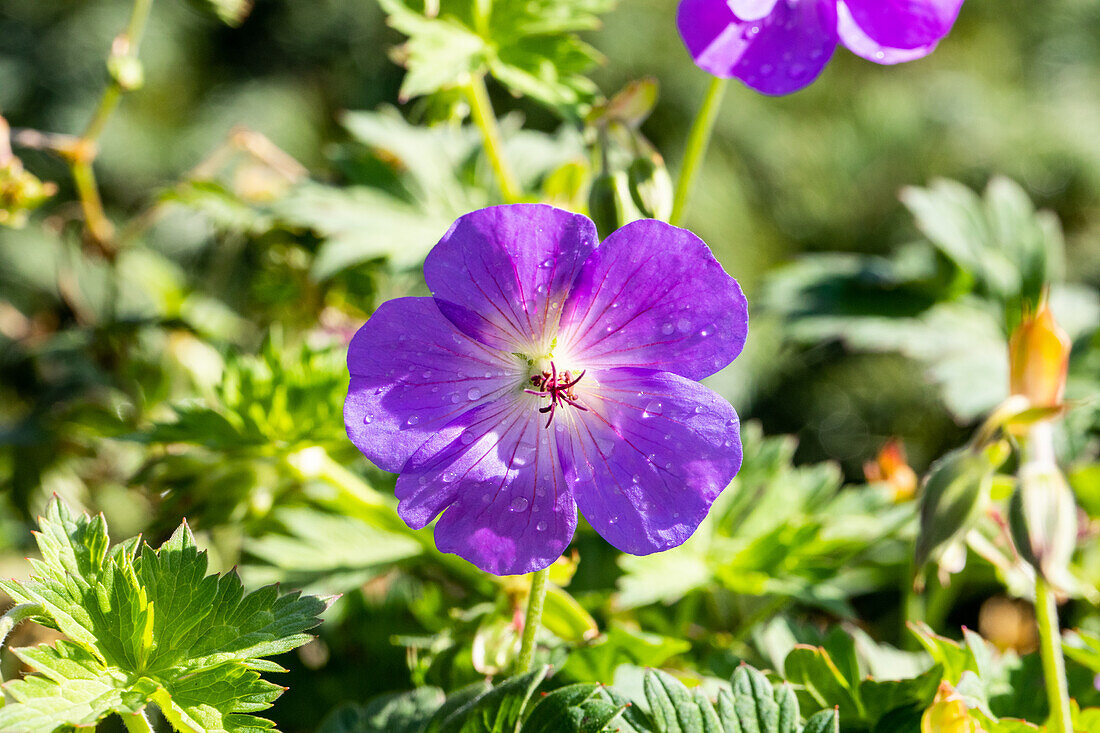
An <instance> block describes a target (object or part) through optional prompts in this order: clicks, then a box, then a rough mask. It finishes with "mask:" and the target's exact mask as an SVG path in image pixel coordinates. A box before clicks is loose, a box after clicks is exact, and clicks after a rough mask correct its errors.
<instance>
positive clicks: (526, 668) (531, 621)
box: [516, 567, 550, 674]
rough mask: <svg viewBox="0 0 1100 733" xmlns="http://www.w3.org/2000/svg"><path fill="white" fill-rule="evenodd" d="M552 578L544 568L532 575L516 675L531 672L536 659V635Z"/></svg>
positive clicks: (548, 570)
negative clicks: (549, 581)
mask: <svg viewBox="0 0 1100 733" xmlns="http://www.w3.org/2000/svg"><path fill="white" fill-rule="evenodd" d="M549 578H550V568H548V567H547V568H543V569H542V570H537V571H535V572H534V573H532V574H531V594H530V595H529V596H528V597H527V615H526V616H525V617H524V619H523V639H522V640H521V642H520V647H519V657H518V658H517V659H516V674H524V673H526V672H530V671H531V664H532V662H533V661H534V659H535V635H536V634H537V633H538V630H539V626H541V625H542V607H543V605H544V604H545V602H546V584H547V581H548V580H549Z"/></svg>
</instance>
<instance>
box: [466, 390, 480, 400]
mask: <svg viewBox="0 0 1100 733" xmlns="http://www.w3.org/2000/svg"><path fill="white" fill-rule="evenodd" d="M466 397H468V398H469V399H471V400H476V399H478V398H479V397H481V390H480V389H478V388H477V387H470V390H469V391H468V392H467V393H466Z"/></svg>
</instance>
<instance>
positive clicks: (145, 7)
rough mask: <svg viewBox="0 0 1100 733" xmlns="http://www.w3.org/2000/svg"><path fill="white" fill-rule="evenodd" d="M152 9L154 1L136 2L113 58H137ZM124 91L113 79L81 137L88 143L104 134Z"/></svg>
mask: <svg viewBox="0 0 1100 733" xmlns="http://www.w3.org/2000/svg"><path fill="white" fill-rule="evenodd" d="M152 7H153V0H134V9H133V10H132V11H131V12H130V22H129V23H127V24H126V30H124V31H123V32H122V35H120V36H119V37H118V38H116V39H115V42H114V45H113V46H112V48H111V55H112V56H135V57H136V56H137V52H138V46H140V45H141V37H142V36H143V35H144V34H145V24H146V21H148V20H149V11H150V10H151V9H152ZM124 91H125V90H124V89H123V88H122V86H121V85H120V84H119V83H118V81H117V80H115V79H112V80H111V83H110V84H108V85H107V88H106V89H104V90H103V96H102V97H100V100H99V105H98V106H97V107H96V109H95V112H93V113H92V119H91V120H89V122H88V126H87V127H86V128H84V134H83V135H81V137H82V138H83V139H84V140H85V141H86V142H89V143H91V142H95V141H96V140H98V139H99V136H100V135H101V134H103V128H104V127H106V125H107V120H109V119H110V117H111V115H112V114H113V113H114V111H115V108H116V107H118V103H119V101H120V100H121V99H122V93H123V92H124Z"/></svg>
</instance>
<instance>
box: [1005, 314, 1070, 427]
mask: <svg viewBox="0 0 1100 733" xmlns="http://www.w3.org/2000/svg"><path fill="white" fill-rule="evenodd" d="M1072 347H1073V343H1072V342H1071V341H1070V339H1069V336H1068V335H1066V332H1065V331H1063V330H1062V328H1061V326H1059V325H1058V322H1057V321H1055V320H1054V314H1053V313H1052V312H1051V310H1050V305H1049V304H1048V303H1047V302H1046V301H1045V300H1044V301H1043V302H1042V303H1041V304H1040V305H1039V308H1038V310H1036V311H1035V313H1032V314H1029V315H1027V316H1025V318H1024V320H1023V321H1022V322H1021V323H1020V325H1019V326H1017V327H1016V330H1015V331H1014V332H1013V334H1012V338H1011V339H1010V340H1009V342H1008V354H1009V365H1010V379H1011V387H1012V394H1018V395H1023V396H1024V397H1026V398H1027V399H1028V401H1029V402H1030V403H1031V406H1032V407H1057V406H1058V405H1060V404H1061V402H1062V394H1063V393H1064V392H1065V389H1066V373H1067V371H1068V370H1069V353H1070V350H1071V349H1072Z"/></svg>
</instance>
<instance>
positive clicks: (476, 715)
mask: <svg viewBox="0 0 1100 733" xmlns="http://www.w3.org/2000/svg"><path fill="white" fill-rule="evenodd" d="M549 671H550V668H549V667H542V668H541V669H537V670H535V671H534V672H528V673H527V674H525V675H522V676H519V677H512V678H511V679H508V680H506V681H505V682H503V683H501V684H500V685H498V686H496V687H494V688H492V689H491V690H487V691H486V692H484V693H483V694H481V695H478V696H477V697H475V698H473V699H471V700H470V701H469V702H467V703H466V704H465V705H462V706H461V707H459V708H457V709H456V710H454V711H453V712H451V713H450V714H449V715H448V716H447V717H446V718H443V719H442V720H441V722H440V723H439V727H438V730H439V733H515V731H516V730H518V729H519V722H520V719H521V717H522V715H523V711H524V709H525V708H526V707H527V704H528V702H530V700H531V696H532V695H534V693H535V690H536V689H537V688H538V686H539V685H540V684H541V683H542V681H543V680H544V679H545V678H546V675H547V673H548V672H549Z"/></svg>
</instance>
